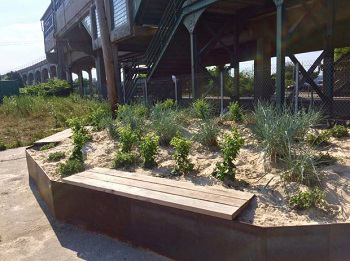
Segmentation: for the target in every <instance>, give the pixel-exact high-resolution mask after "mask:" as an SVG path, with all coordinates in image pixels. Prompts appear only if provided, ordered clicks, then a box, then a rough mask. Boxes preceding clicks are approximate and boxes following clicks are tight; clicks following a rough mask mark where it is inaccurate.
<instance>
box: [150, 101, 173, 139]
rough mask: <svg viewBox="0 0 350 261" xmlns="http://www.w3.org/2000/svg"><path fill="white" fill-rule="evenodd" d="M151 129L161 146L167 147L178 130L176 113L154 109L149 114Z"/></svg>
mask: <svg viewBox="0 0 350 261" xmlns="http://www.w3.org/2000/svg"><path fill="white" fill-rule="evenodd" d="M151 122H152V123H151V127H152V129H153V130H154V132H155V134H156V135H157V136H159V143H160V144H161V145H169V142H170V141H171V139H172V138H174V137H175V136H176V135H177V133H178V132H179V130H180V126H179V124H178V112H177V111H174V110H163V109H161V108H159V107H154V108H153V110H152V113H151Z"/></svg>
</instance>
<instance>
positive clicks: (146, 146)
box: [140, 133, 159, 168]
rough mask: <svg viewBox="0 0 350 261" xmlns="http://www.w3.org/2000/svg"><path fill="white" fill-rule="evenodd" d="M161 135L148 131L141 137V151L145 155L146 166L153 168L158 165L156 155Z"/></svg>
mask: <svg viewBox="0 0 350 261" xmlns="http://www.w3.org/2000/svg"><path fill="white" fill-rule="evenodd" d="M158 141H159V137H158V136H154V135H153V134H152V133H148V134H147V135H146V136H145V137H143V138H142V139H141V142H140V152H141V155H142V157H143V166H144V167H145V168H152V167H154V166H155V165H156V160H155V159H156V156H157V154H158Z"/></svg>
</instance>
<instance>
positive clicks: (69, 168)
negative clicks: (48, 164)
mask: <svg viewBox="0 0 350 261" xmlns="http://www.w3.org/2000/svg"><path fill="white" fill-rule="evenodd" d="M84 170H85V169H84V163H83V162H82V161H80V160H78V159H69V160H67V162H66V163H61V164H60V166H59V168H58V172H59V173H60V174H61V176H62V177H67V176H70V175H73V174H76V173H79V172H82V171H84Z"/></svg>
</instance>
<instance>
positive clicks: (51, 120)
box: [0, 95, 108, 149]
mask: <svg viewBox="0 0 350 261" xmlns="http://www.w3.org/2000/svg"><path fill="white" fill-rule="evenodd" d="M97 108H104V109H105V110H108V104H107V103H105V102H102V103H101V102H98V101H95V100H88V99H82V98H80V97H78V96H76V95H72V96H69V97H38V96H23V95H22V96H13V97H9V98H4V101H3V104H2V105H0V117H1V121H0V140H1V141H3V145H4V146H6V147H7V148H8V149H9V148H16V147H20V146H28V145H31V144H33V143H34V142H35V141H37V140H39V139H42V138H44V137H47V136H50V135H52V134H54V133H56V132H59V131H61V130H63V129H65V128H67V127H68V124H67V123H66V120H67V119H69V118H73V117H81V118H89V115H90V114H91V112H92V111H95V110H96V109H97Z"/></svg>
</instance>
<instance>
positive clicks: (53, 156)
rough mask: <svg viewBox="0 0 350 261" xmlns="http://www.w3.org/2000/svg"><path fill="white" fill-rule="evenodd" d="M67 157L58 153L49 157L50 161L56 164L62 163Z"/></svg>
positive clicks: (62, 153) (60, 152)
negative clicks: (57, 162)
mask: <svg viewBox="0 0 350 261" xmlns="http://www.w3.org/2000/svg"><path fill="white" fill-rule="evenodd" d="M65 157H66V155H65V154H64V152H62V151H57V152H54V153H50V155H49V157H48V161H50V162H56V161H60V160H61V159H64V158H65Z"/></svg>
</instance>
